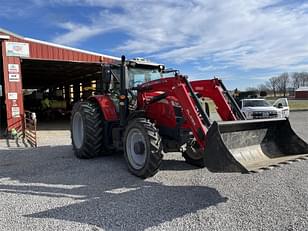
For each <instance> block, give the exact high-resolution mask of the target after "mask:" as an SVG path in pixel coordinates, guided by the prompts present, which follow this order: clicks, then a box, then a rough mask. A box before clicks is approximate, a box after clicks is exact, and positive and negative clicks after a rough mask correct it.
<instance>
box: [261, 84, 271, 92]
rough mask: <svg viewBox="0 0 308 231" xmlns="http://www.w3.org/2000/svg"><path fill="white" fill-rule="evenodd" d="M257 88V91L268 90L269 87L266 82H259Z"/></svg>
mask: <svg viewBox="0 0 308 231" xmlns="http://www.w3.org/2000/svg"><path fill="white" fill-rule="evenodd" d="M258 89H259V91H268V90H270V89H269V88H268V86H266V84H260V85H259V86H258Z"/></svg>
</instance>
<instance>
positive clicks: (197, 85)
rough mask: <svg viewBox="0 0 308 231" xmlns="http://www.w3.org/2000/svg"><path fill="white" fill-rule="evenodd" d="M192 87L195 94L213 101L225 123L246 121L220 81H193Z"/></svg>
mask: <svg viewBox="0 0 308 231" xmlns="http://www.w3.org/2000/svg"><path fill="white" fill-rule="evenodd" d="M191 86H192V88H193V90H194V92H197V93H198V94H200V95H201V96H202V97H207V98H210V99H211V100H213V102H214V103H215V106H216V109H217V112H218V114H219V116H220V117H221V119H222V120H223V121H232V120H245V116H244V115H243V114H242V112H241V110H240V108H239V107H238V105H237V103H236V102H235V100H234V98H233V97H232V96H231V95H230V93H229V92H228V91H227V89H226V87H225V86H224V84H223V83H222V81H221V80H220V79H217V78H215V79H210V80H196V81H191ZM228 101H229V102H228ZM231 105H232V108H231ZM232 109H233V110H232Z"/></svg>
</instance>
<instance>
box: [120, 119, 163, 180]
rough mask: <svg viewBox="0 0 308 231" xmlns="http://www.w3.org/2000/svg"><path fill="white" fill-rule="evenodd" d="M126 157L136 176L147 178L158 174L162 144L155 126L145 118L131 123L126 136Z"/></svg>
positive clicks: (131, 170)
mask: <svg viewBox="0 0 308 231" xmlns="http://www.w3.org/2000/svg"><path fill="white" fill-rule="evenodd" d="M124 156H125V159H126V162H127V165H128V169H129V171H130V172H131V173H133V174H134V175H136V176H138V177H141V178H147V177H151V176H153V175H154V174H155V173H157V171H158V169H159V167H160V164H161V161H162V157H163V155H162V142H161V138H160V136H159V134H158V130H157V129H156V128H155V126H154V124H153V123H151V122H150V121H149V120H146V119H145V118H137V119H133V120H131V121H130V122H129V124H128V126H127V128H126V130H125V134H124Z"/></svg>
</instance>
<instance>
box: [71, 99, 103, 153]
mask: <svg viewBox="0 0 308 231" xmlns="http://www.w3.org/2000/svg"><path fill="white" fill-rule="evenodd" d="M71 139H72V144H73V149H74V154H75V156H77V157H78V158H82V159H89V158H93V157H97V156H100V155H106V154H107V150H106V149H105V148H104V142H103V139H104V120H103V115H102V112H101V109H100V108H99V106H98V105H97V104H96V103H93V102H80V103H77V104H76V105H75V106H74V108H73V111H72V117H71Z"/></svg>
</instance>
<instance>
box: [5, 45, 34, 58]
mask: <svg viewBox="0 0 308 231" xmlns="http://www.w3.org/2000/svg"><path fill="white" fill-rule="evenodd" d="M5 44H6V56H16V57H30V50H29V44H28V43H18V42H5Z"/></svg>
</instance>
